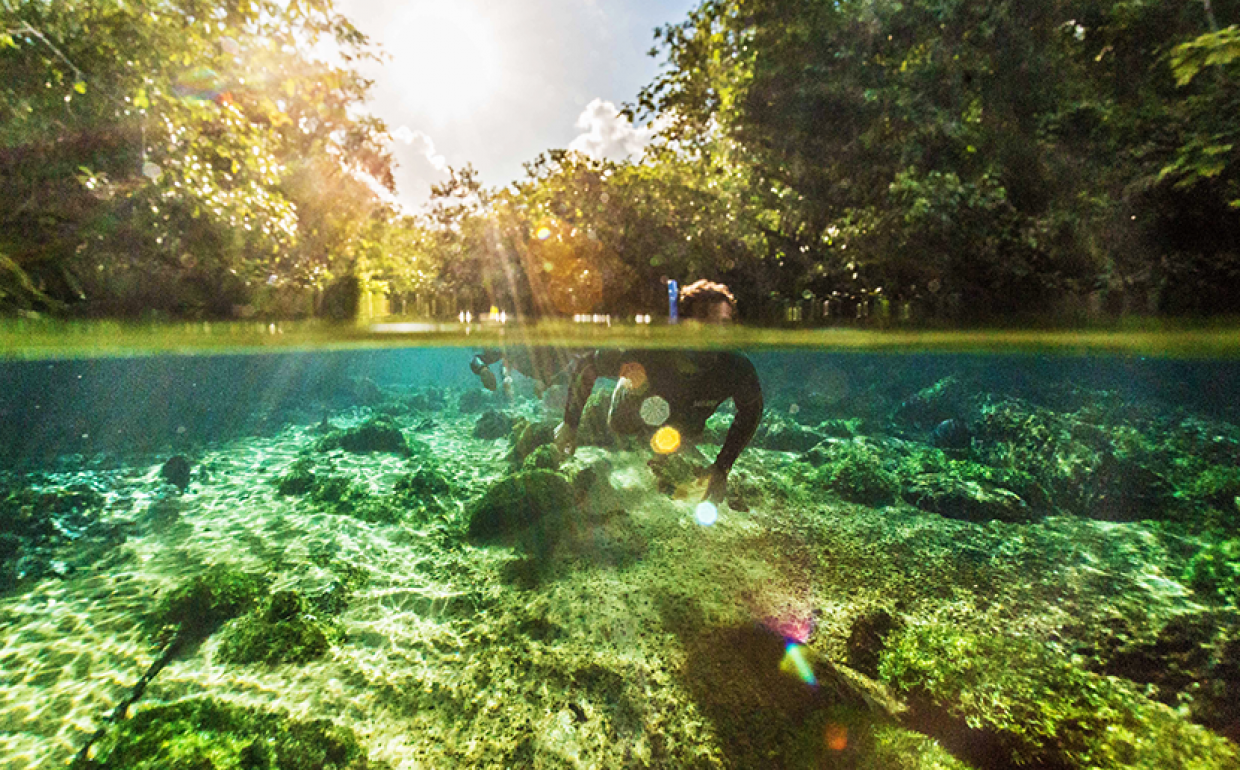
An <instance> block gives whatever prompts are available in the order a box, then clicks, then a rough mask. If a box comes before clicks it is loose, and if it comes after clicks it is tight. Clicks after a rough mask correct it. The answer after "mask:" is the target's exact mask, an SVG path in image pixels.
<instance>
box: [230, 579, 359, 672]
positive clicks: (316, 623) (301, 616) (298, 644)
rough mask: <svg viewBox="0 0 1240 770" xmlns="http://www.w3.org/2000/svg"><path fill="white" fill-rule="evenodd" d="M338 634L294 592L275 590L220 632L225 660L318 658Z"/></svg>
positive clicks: (285, 661)
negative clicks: (262, 603) (261, 603)
mask: <svg viewBox="0 0 1240 770" xmlns="http://www.w3.org/2000/svg"><path fill="white" fill-rule="evenodd" d="M339 635H340V631H339V629H338V628H337V627H336V626H335V625H334V624H333V623H332V622H331V621H330V619H327V618H320V617H318V616H316V614H315V613H314V608H313V607H312V606H311V605H310V602H308V601H307V600H306V599H305V598H304V597H303V596H302V595H301V594H299V593H297V592H296V591H277V592H276V593H274V594H272V595H271V596H270V597H268V599H267V601H266V602H265V606H263V607H261V608H258V609H256V610H254V611H253V612H250V613H249V614H247V615H245V616H243V617H240V618H237V619H236V620H234V621H232V622H231V623H229V624H228V625H227V626H225V628H224V630H223V631H222V632H221V634H220V648H219V657H220V660H221V661H223V662H225V663H240V664H245V663H267V664H270V665H274V664H277V663H305V662H306V661H309V660H313V659H315V658H319V657H322V655H323V653H325V652H327V650H328V649H329V648H330V647H331V645H332V643H333V641H334V640H335V639H336V638H337V637H338V636H339Z"/></svg>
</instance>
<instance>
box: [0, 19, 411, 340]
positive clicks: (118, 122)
mask: <svg viewBox="0 0 1240 770" xmlns="http://www.w3.org/2000/svg"><path fill="white" fill-rule="evenodd" d="M0 29H4V30H5V38H4V39H3V41H2V44H0V75H2V77H0V105H2V106H0V115H2V116H3V117H2V118H0V173H2V174H3V175H4V177H5V179H6V180H8V183H7V184H6V185H5V187H4V190H3V192H0V196H3V197H0V212H2V213H0V254H3V255H4V256H3V260H2V261H0V310H10V311H11V310H14V309H17V310H43V309H53V310H55V309H59V308H63V307H65V305H66V304H73V305H81V306H82V307H84V308H86V309H89V310H91V311H93V312H109V313H122V314H136V313H139V312H142V311H163V312H170V313H175V314H178V315H183V316H188V315H206V316H228V315H231V314H232V313H234V312H235V310H234V308H235V307H236V306H242V305H246V304H247V303H250V302H252V301H254V300H255V299H256V298H260V297H266V299H267V300H268V301H269V302H274V301H275V300H276V299H278V295H279V294H280V293H281V292H287V291H294V290H297V289H299V288H306V287H311V286H315V285H318V284H319V283H321V282H322V281H323V280H324V279H325V278H327V277H330V276H331V275H332V274H333V273H336V274H341V273H347V272H348V268H349V267H350V264H349V263H350V261H353V262H355V261H356V260H357V258H358V253H357V252H358V245H357V244H358V243H359V241H360V238H361V235H362V233H363V232H364V231H365V230H367V228H368V227H369V224H368V222H369V221H370V220H371V218H372V216H375V215H380V216H382V214H383V212H382V210H381V209H382V207H381V205H380V203H379V201H378V199H377V197H376V196H375V194H374V193H373V192H372V191H371V190H370V189H369V188H368V187H367V186H366V184H365V183H363V182H362V181H361V180H360V179H358V178H357V175H359V174H366V175H369V176H371V177H373V178H374V179H375V180H377V181H378V183H379V184H381V185H385V186H387V187H388V188H389V189H390V188H391V186H392V179H391V170H390V158H389V157H388V155H387V150H386V144H387V133H386V130H385V129H384V127H383V124H382V123H381V122H379V121H378V120H376V119H374V118H372V117H367V116H365V115H364V114H359V113H358V112H357V111H356V108H357V106H358V105H360V104H361V103H362V101H363V100H364V99H365V98H366V93H367V89H368V88H369V82H368V81H366V80H365V79H363V78H361V77H360V76H359V75H358V74H357V73H356V72H354V71H353V70H352V69H351V66H352V64H348V63H349V62H354V61H358V60H361V59H365V58H368V57H371V56H372V55H373V54H372V53H371V51H370V48H369V43H368V42H367V40H366V38H365V37H364V36H363V35H361V34H360V33H358V32H357V30H356V29H354V28H353V27H352V25H351V24H349V22H348V21H347V20H345V19H344V18H342V17H341V16H339V15H338V14H337V13H336V12H335V9H334V7H333V4H332V2H331V0H310V1H309V2H304V3H297V4H294V5H291V6H290V5H288V4H284V3H277V2H266V1H263V2H248V1H247V2H228V3H225V4H223V5H221V6H220V7H218V8H214V9H211V10H210V11H209V12H208V13H204V9H203V8H202V7H200V6H199V5H198V4H197V3H195V2H189V0H185V1H181V0H177V1H176V2H172V3H163V2H153V1H151V2H145V1H143V2H137V3H130V2H124V3H122V2H117V0H87V1H86V2H75V3H52V4H48V3H22V4H19V5H17V6H16V9H15V10H14V8H13V7H11V6H5V7H4V10H3V11H0ZM328 39H330V40H333V41H335V43H336V44H337V45H338V46H339V47H340V49H341V52H342V54H343V56H342V59H343V60H344V61H345V62H346V66H343V67H335V66H332V65H329V64H324V63H322V62H321V61H319V60H316V59H314V58H311V57H310V56H308V55H305V54H303V53H302V52H303V51H307V50H311V49H312V48H313V47H314V46H315V44H316V43H317V42H319V41H321V40H328ZM260 287H261V289H260Z"/></svg>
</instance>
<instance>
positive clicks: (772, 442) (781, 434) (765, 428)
mask: <svg viewBox="0 0 1240 770" xmlns="http://www.w3.org/2000/svg"><path fill="white" fill-rule="evenodd" d="M820 441H822V436H821V435H819V434H818V433H817V432H816V431H813V430H811V429H809V428H806V427H805V426H804V425H801V424H800V423H797V422H791V421H788V420H784V419H783V418H781V417H772V416H771V414H770V413H769V412H768V413H767V414H765V415H763V418H762V424H761V425H760V426H759V427H758V432H757V433H756V434H755V435H754V439H753V442H752V446H755V447H757V448H759V449H773V450H775V451H777V452H805V451H808V450H810V449H812V448H813V447H814V446H816V445H817V444H818V443H819V442H820Z"/></svg>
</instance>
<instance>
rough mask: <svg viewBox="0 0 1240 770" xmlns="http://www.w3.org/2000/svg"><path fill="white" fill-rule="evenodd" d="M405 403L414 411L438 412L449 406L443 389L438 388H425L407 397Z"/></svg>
mask: <svg viewBox="0 0 1240 770" xmlns="http://www.w3.org/2000/svg"><path fill="white" fill-rule="evenodd" d="M405 403H406V404H408V405H409V408H410V409H413V410H414V411H418V412H438V411H441V410H442V409H443V408H444V407H445V406H447V399H446V398H445V397H444V394H443V391H441V390H439V389H438V388H423V389H422V390H420V391H418V392H417V393H414V394H413V395H411V396H409V397H408V398H406V399H405ZM462 411H464V410H462Z"/></svg>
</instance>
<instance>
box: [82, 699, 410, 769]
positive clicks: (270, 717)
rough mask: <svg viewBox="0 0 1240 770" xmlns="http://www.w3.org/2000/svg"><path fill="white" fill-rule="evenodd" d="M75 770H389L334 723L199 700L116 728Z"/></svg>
mask: <svg viewBox="0 0 1240 770" xmlns="http://www.w3.org/2000/svg"><path fill="white" fill-rule="evenodd" d="M71 767H72V768H73V770H168V768H186V770H188V769H190V768H192V769H193V770H235V769H236V770H239V769H241V768H246V769H253V770H309V768H315V769H316V770H387V768H388V765H387V764H386V763H377V762H371V761H369V760H368V759H367V757H366V751H365V749H363V748H362V746H361V744H360V743H359V742H358V740H357V737H356V736H355V735H354V734H353V733H352V732H351V731H350V730H348V729H346V728H343V727H340V726H337V725H334V724H332V723H331V721H329V720H326V719H316V720H313V721H305V722H303V721H298V720H293V719H290V718H288V716H287V715H285V714H283V713H279V712H265V711H259V710H257V709H252V708H244V707H241V706H233V705H230V704H227V703H222V702H220V701H217V700H213V699H210V698H192V699H189V700H183V701H178V702H176V703H170V704H167V705H162V706H155V707H153V708H147V709H143V710H141V711H139V712H138V713H137V714H136V715H135V716H134V717H133V718H132V719H126V720H123V721H121V722H118V723H117V724H115V725H113V726H112V727H110V728H109V729H108V731H107V733H106V734H105V735H104V736H103V738H102V739H100V741H99V742H98V743H97V744H96V745H95V751H94V758H93V759H88V758H82V757H79V758H78V759H77V760H76V761H74V762H73V764H72V765H71Z"/></svg>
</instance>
